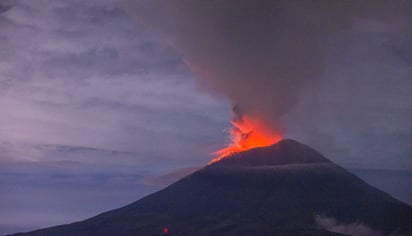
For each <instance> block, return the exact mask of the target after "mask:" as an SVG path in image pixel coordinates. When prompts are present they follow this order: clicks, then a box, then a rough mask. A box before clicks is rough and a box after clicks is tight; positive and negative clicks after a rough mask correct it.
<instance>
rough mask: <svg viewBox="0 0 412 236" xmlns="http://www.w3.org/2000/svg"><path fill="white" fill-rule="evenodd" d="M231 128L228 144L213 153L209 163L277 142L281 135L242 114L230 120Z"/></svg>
mask: <svg viewBox="0 0 412 236" xmlns="http://www.w3.org/2000/svg"><path fill="white" fill-rule="evenodd" d="M231 123H232V126H233V127H232V129H231V131H230V139H231V142H230V144H229V145H228V146H227V147H225V148H223V149H220V150H218V151H216V152H214V153H213V154H214V155H216V156H217V157H216V158H214V159H212V160H211V161H210V162H209V165H210V164H212V163H214V162H217V161H220V160H222V159H223V158H225V157H227V156H229V155H231V154H233V153H236V152H241V151H245V150H249V149H251V148H256V147H264V146H269V145H272V144H274V143H277V142H279V141H280V140H281V139H282V137H281V136H280V135H279V134H273V133H271V132H269V131H268V130H267V129H265V128H264V127H263V126H262V125H261V124H259V123H258V122H257V121H256V120H253V119H252V118H250V117H248V116H245V115H243V116H242V118H241V119H238V120H232V121H231Z"/></svg>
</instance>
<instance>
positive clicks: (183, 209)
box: [17, 140, 412, 236]
mask: <svg viewBox="0 0 412 236" xmlns="http://www.w3.org/2000/svg"><path fill="white" fill-rule="evenodd" d="M411 234H412V207H411V206H408V205H406V204H404V203H402V202H400V201H398V200H396V199H394V198H392V197H391V196H389V195H388V194H386V193H384V192H382V191H380V190H378V189H376V188H374V187H372V186H370V185H368V184H366V183H365V182H363V181H362V180H361V179H359V178H357V177H356V176H354V175H352V174H351V173H349V172H347V171H346V170H344V169H343V168H341V167H339V166H338V165H336V164H334V163H332V162H331V161H329V160H328V159H327V158H325V157H324V156H322V155H321V154H320V153H318V152H317V151H315V150H313V149H311V148H310V147H308V146H305V145H303V144H301V143H298V142H296V141H293V140H282V141H280V142H278V143H277V144H275V145H272V146H268V147H262V148H255V149H252V150H248V151H244V152H241V153H237V154H233V155H232V156H230V157H227V158H224V159H222V160H221V161H218V162H215V163H213V164H211V165H209V166H206V167H204V168H202V169H200V170H198V171H197V172H195V173H193V174H190V175H188V176H186V177H184V178H182V179H180V180H179V181H177V182H176V183H174V184H172V185H170V186H168V187H167V188H165V189H163V190H161V191H159V192H156V193H154V194H151V195H149V196H147V197H145V198H142V199H140V200H138V201H136V202H134V203H132V204H130V205H127V206H125V207H122V208H119V209H116V210H113V211H109V212H106V213H103V214H101V215H98V216H95V217H93V218H90V219H87V220H85V221H81V222H76V223H73V224H69V225H62V226H56V227H52V228H47V229H42V230H37V231H33V232H29V233H22V234H17V235H46V236H47V235H63V236H64V235H77V236H86V235H197V236H199V235H265V236H267V235H411Z"/></svg>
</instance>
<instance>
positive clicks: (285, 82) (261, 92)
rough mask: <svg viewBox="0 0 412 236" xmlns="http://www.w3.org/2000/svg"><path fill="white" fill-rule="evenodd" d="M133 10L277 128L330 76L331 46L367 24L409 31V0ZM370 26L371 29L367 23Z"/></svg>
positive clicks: (206, 82) (209, 84)
mask: <svg viewBox="0 0 412 236" xmlns="http://www.w3.org/2000/svg"><path fill="white" fill-rule="evenodd" d="M126 4H127V7H126V8H127V9H128V10H129V12H131V14H133V15H135V16H136V17H137V20H138V22H139V23H140V25H141V26H143V27H144V29H145V30H147V32H149V33H151V34H153V35H154V36H155V37H158V38H159V39H161V40H165V41H167V42H169V43H171V44H173V45H174V46H175V47H176V48H177V49H178V50H180V51H181V52H182V53H183V54H184V60H185V61H186V62H187V64H188V65H189V66H190V67H191V69H192V70H193V72H194V73H195V74H196V75H198V77H199V78H200V81H199V82H200V84H201V85H202V87H203V88H207V89H208V90H209V91H212V92H213V93H215V94H218V95H223V96H226V97H228V98H229V99H230V100H231V101H232V102H233V103H234V104H236V105H237V107H238V109H239V110H240V111H241V112H242V113H243V114H249V115H252V116H254V117H257V118H259V119H260V120H262V121H263V122H265V124H266V125H268V126H269V127H271V128H272V129H273V130H279V129H280V127H279V119H280V117H281V116H282V115H284V114H286V113H288V112H289V111H290V110H291V109H292V108H293V107H294V106H295V105H296V104H297V103H298V102H299V101H300V98H301V94H302V93H303V92H304V91H306V90H310V89H311V88H313V87H316V86H317V85H318V84H319V83H320V82H321V80H322V79H321V78H322V77H323V75H324V71H325V52H324V45H325V44H326V43H327V40H328V38H329V37H330V36H331V35H332V34H334V33H336V32H341V31H347V30H352V29H353V28H354V24H355V22H357V21H358V20H359V19H360V20H364V21H367V22H369V21H370V22H372V23H370V26H368V27H367V29H366V30H370V31H388V32H389V31H390V32H397V31H404V30H406V29H409V28H410V27H411V26H412V25H411V24H410V22H411V21H410V17H411V15H410V12H411V9H412V2H409V1H384V0H377V1H376V0H367V1H354V0H353V1H330V0H317V1H303V0H302V1H290V0H277V1H274V0H260V1H251V0H224V1H223V0H209V1H193V0H168V1H159V0H137V1H132V0H130V1H128V2H127V3H126ZM363 25H365V24H363Z"/></svg>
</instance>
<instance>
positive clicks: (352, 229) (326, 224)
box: [315, 216, 383, 236]
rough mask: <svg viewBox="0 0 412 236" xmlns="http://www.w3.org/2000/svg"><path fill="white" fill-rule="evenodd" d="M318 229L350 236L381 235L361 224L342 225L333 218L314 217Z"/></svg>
mask: <svg viewBox="0 0 412 236" xmlns="http://www.w3.org/2000/svg"><path fill="white" fill-rule="evenodd" d="M315 221H316V224H317V225H318V227H320V228H322V229H325V230H327V231H330V232H335V233H341V234H344V235H352V236H382V235H383V234H382V233H381V232H379V231H377V230H374V229H372V228H370V227H368V226H367V225H365V224H362V223H353V224H342V223H339V222H337V221H336V220H335V219H333V218H329V217H322V216H315Z"/></svg>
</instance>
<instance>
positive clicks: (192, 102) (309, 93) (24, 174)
mask: <svg viewBox="0 0 412 236" xmlns="http://www.w3.org/2000/svg"><path fill="white" fill-rule="evenodd" d="M145 1H146V0H144V1H140V2H145ZM131 2H133V1H129V2H127V3H124V2H123V3H122V4H118V3H117V1H116V0H89V1H81V0H0V234H4V233H12V232H18V231H26V230H31V229H36V228H41V227H46V226H52V225H56V224H62V223H69V222H73V221H77V220H82V219H85V218H87V217H91V216H93V215H96V214H98V213H101V212H103V211H106V210H110V209H114V208H117V207H120V206H123V205H125V204H127V203H130V202H132V201H134V200H137V199H139V198H141V197H143V196H145V195H146V194H148V193H151V192H153V191H155V190H158V189H160V188H162V187H164V186H165V185H167V184H168V183H170V182H173V181H174V180H176V178H177V177H181V176H183V175H184V174H185V173H189V172H190V171H192V170H194V169H196V168H200V167H202V166H204V165H206V164H207V163H208V162H209V161H210V159H212V156H211V153H213V152H214V151H216V150H218V149H219V148H222V147H224V146H225V144H227V143H228V132H229V128H230V119H231V112H230V110H231V107H232V105H233V104H237V103H241V104H242V102H243V104H245V107H247V108H249V107H253V106H256V105H254V104H255V102H259V104H263V105H262V106H261V107H259V108H256V110H253V111H251V113H252V114H258V115H262V116H265V117H269V118H267V119H271V118H273V120H271V122H268V123H269V124H268V126H270V127H271V128H273V127H274V126H273V125H272V123H276V128H275V129H277V130H279V131H281V132H282V133H283V136H284V137H287V138H293V139H296V140H298V141H300V142H302V143H305V144H307V145H309V146H312V147H314V148H315V149H317V150H319V151H320V152H321V153H323V154H324V155H325V156H326V157H328V158H329V159H331V160H332V161H334V162H336V163H338V164H340V165H342V166H343V167H346V168H349V169H350V170H353V171H354V172H355V173H358V174H359V175H360V176H361V177H364V178H365V179H366V180H367V181H371V183H372V184H380V186H379V187H381V188H383V189H384V190H386V191H393V192H392V194H394V195H396V197H398V198H402V200H404V201H407V202H409V204H411V203H412V187H411V186H412V79H411V78H412V30H411V29H412V20H411V17H412V16H411V15H410V13H409V12H408V14H404V12H403V11H402V10H401V9H403V8H405V6H403V5H401V2H402V1H395V3H394V4H393V7H392V8H388V9H389V10H388V11H385V14H384V17H383V16H382V17H381V15H380V11H379V9H380V7H376V11H375V13H376V14H362V13H360V14H358V15H355V16H352V15H350V17H351V23H350V25H348V26H346V25H345V27H337V28H334V27H331V29H332V28H333V30H325V32H324V33H322V34H321V35H320V36H318V35H315V36H313V37H312V32H310V33H308V36H310V37H311V39H313V41H310V42H309V41H308V43H307V44H306V43H305V44H304V45H303V46H302V51H305V54H304V56H302V57H303V59H302V61H300V62H296V64H297V65H299V63H301V64H302V65H303V64H305V65H307V63H306V62H307V61H311V60H319V61H317V62H314V63H313V68H314V69H313V71H312V72H313V73H312V74H311V75H307V76H308V78H307V80H306V77H305V78H302V77H299V78H298V79H296V80H293V84H290V83H285V82H281V83H277V82H273V83H272V82H270V81H272V79H273V78H272V77H270V78H269V80H268V81H269V82H268V81H266V80H263V82H262V81H260V82H262V84H260V85H258V86H254V85H253V84H254V83H255V82H254V81H255V80H254V78H251V79H247V80H241V81H240V80H236V79H234V80H232V78H230V77H231V76H233V77H236V75H237V73H229V74H228V75H229V76H228V77H229V78H228V79H227V81H224V82H222V83H221V80H218V77H216V78H217V80H218V81H217V82H216V81H211V82H210V81H209V80H207V79H206V80H205V78H204V77H202V75H204V71H200V72H199V70H198V69H197V68H198V67H196V65H197V64H196V63H198V62H201V63H204V64H202V65H206V67H205V68H206V69H207V66H208V65H212V64H213V63H219V62H220V61H216V60H215V57H216V58H220V60H222V62H221V63H226V62H225V60H226V59H230V60H231V61H233V60H232V59H233V58H234V57H235V56H233V58H232V57H230V56H228V57H225V56H226V54H225V53H231V52H233V51H234V49H233V48H230V49H228V50H227V51H223V52H220V54H216V55H212V56H209V54H208V53H206V52H205V51H206V50H208V49H209V48H208V47H210V48H214V46H215V45H223V46H225V45H226V44H227V43H228V41H222V44H219V41H216V40H215V38H214V36H213V35H210V34H209V32H208V31H207V30H208V29H207V27H204V29H205V30H203V31H201V32H200V34H201V35H202V34H204V35H210V38H207V37H206V38H205V39H202V41H200V43H204V45H206V46H205V49H202V50H203V51H202V50H198V49H197V48H195V46H193V45H191V46H190V47H186V45H187V44H186V42H187V41H188V40H191V39H192V38H191V37H190V36H188V37H186V36H187V32H183V31H180V28H179V29H178V30H176V32H177V31H179V32H183V33H182V35H183V36H182V37H180V38H179V40H175V39H173V37H171V36H170V35H172V34H173V32H174V31H173V30H174V29H172V30H169V31H167V30H166V31H167V32H168V33H167V34H157V32H155V31H156V30H154V31H152V28H151V25H150V17H147V16H143V18H140V17H141V14H140V13H139V11H141V10H139V8H138V7H139V5H138V4H137V5H135V4H134V3H131ZM228 2H233V1H228ZM241 2H243V3H244V2H245V1H241ZM398 3H399V5H397V4H398ZM154 7H156V6H154ZM407 7H410V5H409V4H408V5H407ZM124 9H127V10H124ZM385 9H386V8H385ZM406 9H410V8H406ZM345 14H346V13H345ZM207 16H209V15H207ZM162 17H165V19H166V20H170V19H171V20H173V22H174V23H175V25H179V23H180V22H184V25H183V26H182V28H184V27H186V22H188V19H190V17H192V16H191V14H188V15H186V16H179V17H181V18H178V19H177V18H168V17H169V16H168V15H167V14H165V15H162ZM210 17H214V15H211V16H210ZM344 17H348V18H349V16H346V15H345V16H344ZM140 19H142V20H140ZM147 19H149V20H147ZM165 19H159V21H158V22H156V24H159V25H160V26H157V25H155V24H154V26H153V28H155V29H158V28H162V26H161V24H162V23H161V20H165ZM197 20H198V19H196V20H194V21H193V23H191V24H195V23H196V24H199V27H201V26H205V25H207V24H206V23H205V24H204V25H202V21H201V20H204V19H203V18H202V19H200V20H198V21H197ZM148 22H149V23H148ZM159 22H160V23H159ZM238 23H239V24H242V22H238ZM315 23H316V22H315ZM315 23H314V24H315ZM156 27H157V28H156ZM192 27H196V26H193V25H190V27H189V26H188V28H190V29H191V28H192ZM275 27H278V28H276V29H282V30H279V32H283V30H285V29H286V31H287V29H288V28H289V27H290V26H289V25H288V22H285V23H279V24H276V25H275ZM184 29H187V28H184ZM258 29H260V28H258ZM154 32H155V33H154ZM170 32H171V33H170ZM276 32H278V31H276ZM250 33H251V35H249V34H248V35H247V36H248V37H247V40H246V39H245V40H244V41H242V39H239V45H240V46H242V45H243V44H242V43H243V42H246V41H247V42H250V41H252V42H253V41H254V40H255V38H254V36H256V37H260V36H262V35H260V33H256V35H254V33H255V32H254V31H253V30H252V31H251V32H250ZM159 35H161V36H159ZM286 35H287V34H286ZM169 36H170V38H169ZM271 36H273V35H271ZM275 36H276V34H275ZM275 36H274V37H275ZM298 36H299V37H300V36H301V35H298ZM303 36H306V35H305V34H303ZM230 37H233V36H230ZM236 37H238V36H236ZM239 37H242V35H241V36H239ZM276 37H277V36H276ZM180 39H181V40H180ZM288 39H289V38H288V37H286V36H285V37H284V40H285V41H283V38H282V40H280V41H282V42H289V41H288ZM174 40H175V41H174ZM212 41H213V43H210V42H212ZM230 42H231V41H230ZM314 42H316V43H314ZM182 45H183V46H182ZM280 45H282V46H283V44H280ZM314 45H317V46H319V45H321V48H322V54H321V56H320V54H318V53H316V52H315V53H313V52H312V51H311V50H312V49H313V50H315V49H316V47H315V48H313V46H314ZM307 47H310V48H311V50H310V51H308V50H307ZM188 48H189V49H188ZM193 48H195V50H194V49H193ZM270 50H277V47H276V46H273V47H271V48H270ZM208 52H209V50H208ZM212 52H213V50H212V51H211V53H210V54H212ZM299 52H300V51H299ZM299 52H295V53H297V54H298V55H300V54H299ZM243 53H245V54H248V55H249V52H240V53H239V54H240V55H243ZM252 54H253V53H252ZM198 55H207V58H206V59H204V58H205V57H198ZM259 55H260V56H261V54H259ZM279 55H280V56H284V55H289V52H288V51H287V50H286V51H285V52H280V53H279ZM279 55H278V56H279ZM312 56H313V58H312ZM199 58H200V59H199ZM262 58H263V59H266V58H267V57H266V55H263V56H262V57H259V59H262ZM270 59H272V57H270ZM292 59H293V57H292V56H291V58H286V59H285V60H286V61H287V62H285V65H289V63H291V62H292ZM274 60H278V59H277V58H275V59H274ZM211 61H213V63H209V62H211ZM320 62H321V64H319V63H320ZM234 63H237V61H236V60H235V62H234ZM239 63H241V65H244V63H245V62H244V61H241V62H239ZM250 63H251V67H250V74H254V73H255V72H254V71H253V69H254V68H256V67H257V68H258V69H259V68H263V69H262V70H263V71H264V70H265V69H266V66H265V63H266V62H261V61H260V60H254V61H250ZM282 63H283V62H282ZM282 63H280V65H283V64H282ZM224 65H225V66H226V64H222V67H224ZM227 65H228V67H231V66H233V65H235V64H230V63H228V64H227ZM235 66H236V68H237V66H238V65H237V64H236V65H235ZM235 66H234V67H235ZM310 66H312V64H311V65H310ZM202 68H203V67H202ZM215 68H216V67H215ZM225 68H227V67H225ZM288 68H289V67H288ZM303 68H305V67H303ZM310 68H312V67H310ZM295 70H299V71H298V72H296V76H298V75H305V76H306V74H307V73H306V72H305V70H304V69H302V70H300V68H299V66H297V68H293V71H295ZM245 71H247V73H249V70H248V69H246V68H245ZM291 71H292V70H291ZM213 72H216V74H219V72H220V69H216V71H213ZM241 72H242V73H243V71H241ZM288 72H289V71H286V72H285V74H287V73H288ZM211 73H212V72H211ZM239 73H240V72H239ZM262 73H263V72H256V74H257V75H256V81H259V76H261V75H260V74H262ZM271 73H272V72H271ZM273 73H274V75H273V76H275V75H276V72H273ZM282 73H283V71H282ZM222 74H225V73H222ZM243 74H244V73H243ZM294 75H295V74H294ZM270 76H272V75H270ZM252 77H253V76H252ZM205 81H206V82H205ZM273 81H276V79H273ZM301 81H304V82H302V83H300V82H301ZM209 82H210V84H208V83H209ZM260 82H259V83H260ZM205 84H206V85H205ZM238 84H239V87H237V85H238ZM255 84H258V82H256V83H255ZM285 84H287V85H285ZM219 86H220V87H219ZM249 86H250V88H251V89H250V90H249ZM235 87H236V88H239V89H238V90H236V91H234V90H233V89H234V88H235ZM245 87H248V89H246V90H245V89H244V88H245ZM296 87H299V89H296ZM263 88H264V89H263ZM260 89H263V91H261V90H260ZM232 91H234V92H232ZM239 91H240V92H239ZM244 91H246V92H245V93H247V94H244V93H243V92H244ZM251 91H254V92H255V93H256V95H255V96H254V94H253V93H251ZM261 94H263V95H262V96H261V97H259V96H260V95H261ZM243 98H244V99H243ZM254 98H256V99H254ZM272 99H273V100H272ZM239 100H240V101H239ZM249 101H250V102H249ZM272 106H273V107H274V108H273V110H271V107H272ZM283 106H284V107H283ZM267 107H270V108H268V109H267ZM279 107H282V108H279ZM254 112H255V113H254ZM267 114H270V115H267ZM266 115H267V116H266ZM272 121H273V122H272ZM361 170H362V171H361ZM357 171H358V172H357ZM388 176H389V177H388ZM394 182H397V185H396V186H395V187H394V186H393V183H394Z"/></svg>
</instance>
